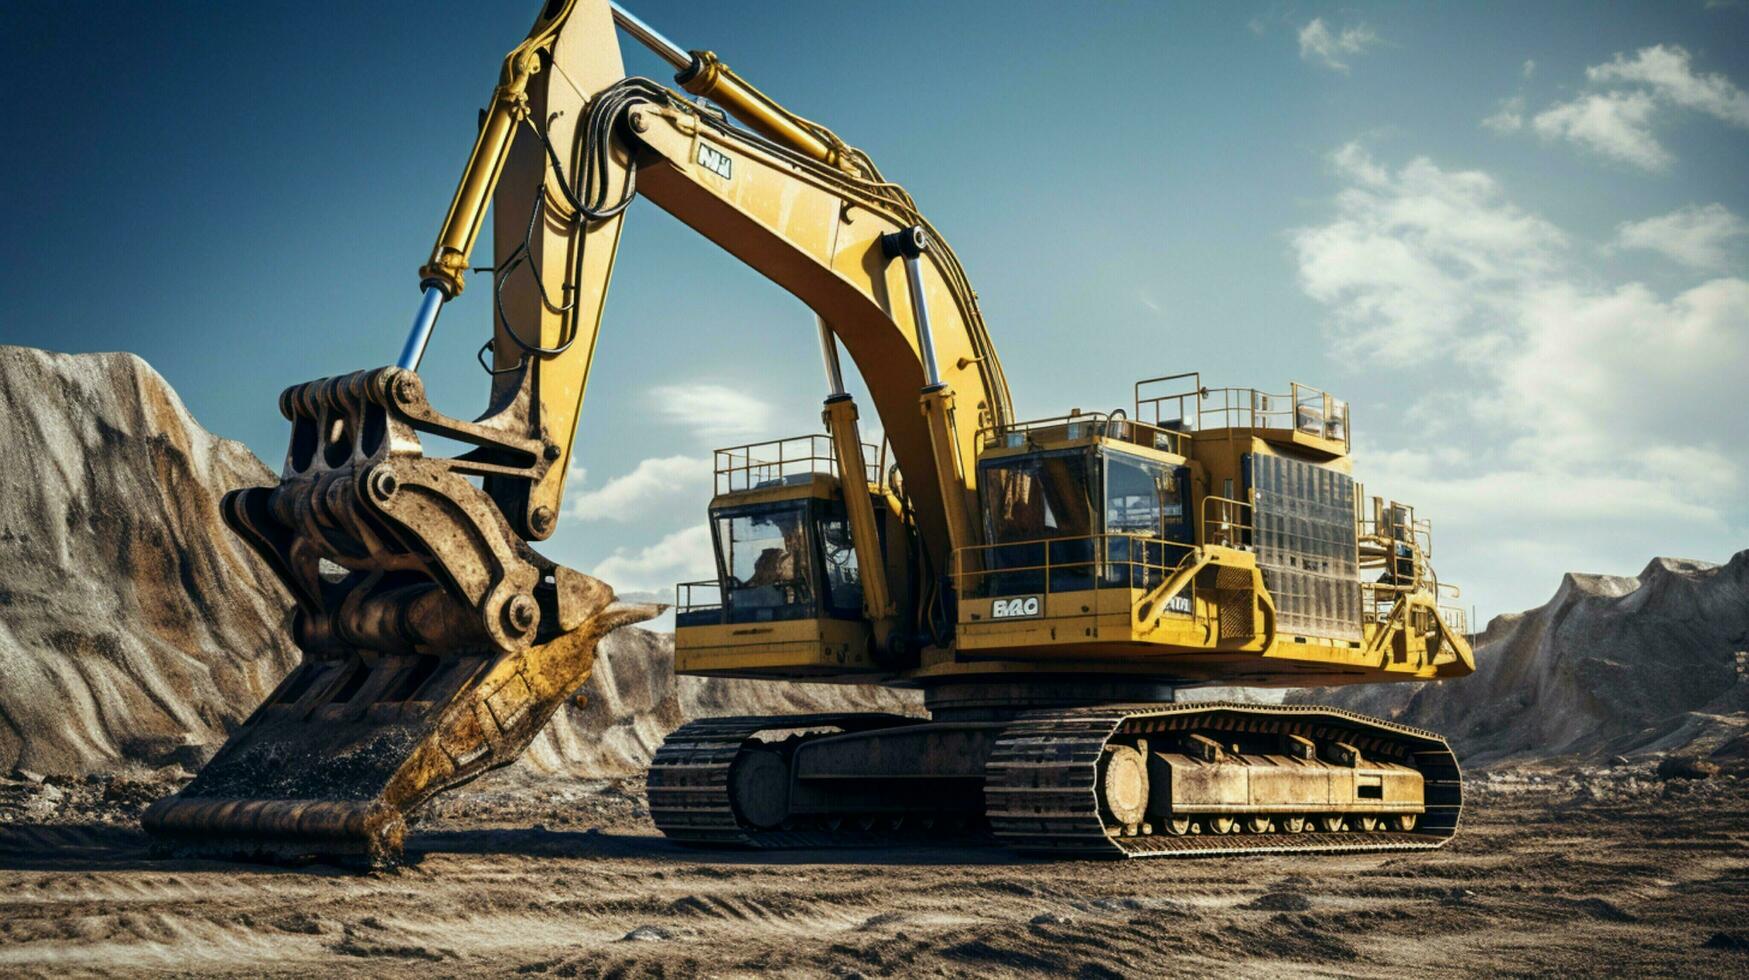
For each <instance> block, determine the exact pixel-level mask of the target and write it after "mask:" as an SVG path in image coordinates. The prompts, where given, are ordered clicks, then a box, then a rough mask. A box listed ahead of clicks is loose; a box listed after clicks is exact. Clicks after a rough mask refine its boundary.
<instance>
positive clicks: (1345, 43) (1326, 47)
mask: <svg viewBox="0 0 1749 980" xmlns="http://www.w3.org/2000/svg"><path fill="white" fill-rule="evenodd" d="M1378 43H1379V36H1378V34H1376V33H1374V31H1373V29H1372V28H1370V27H1368V26H1366V25H1365V24H1356V25H1354V26H1352V27H1344V28H1342V30H1341V31H1339V32H1335V33H1332V32H1331V30H1330V28H1329V27H1327V26H1325V24H1324V18H1322V17H1314V18H1313V19H1312V22H1311V23H1309V24H1307V25H1306V26H1305V27H1302V28H1300V58H1301V59H1302V60H1304V61H1318V62H1321V63H1322V64H1323V65H1324V67H1326V68H1330V69H1333V70H1335V71H1340V72H1346V71H1348V62H1347V61H1345V60H1344V59H1347V58H1351V57H1353V56H1354V55H1357V54H1360V53H1361V52H1363V51H1365V50H1366V49H1367V48H1370V47H1372V46H1374V45H1376V44H1378Z"/></svg>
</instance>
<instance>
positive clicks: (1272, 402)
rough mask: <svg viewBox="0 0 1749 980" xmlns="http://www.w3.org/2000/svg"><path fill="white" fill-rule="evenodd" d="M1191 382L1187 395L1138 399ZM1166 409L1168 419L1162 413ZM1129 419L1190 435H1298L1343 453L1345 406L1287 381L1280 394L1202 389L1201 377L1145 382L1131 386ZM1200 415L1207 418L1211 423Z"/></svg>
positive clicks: (1346, 431) (1345, 443)
mask: <svg viewBox="0 0 1749 980" xmlns="http://www.w3.org/2000/svg"><path fill="white" fill-rule="evenodd" d="M1181 378H1192V379H1194V380H1193V385H1194V387H1192V388H1191V389H1190V390H1189V391H1175V392H1172V393H1170V394H1165V395H1155V396H1152V397H1143V391H1144V389H1145V388H1147V386H1149V385H1158V384H1163V383H1165V382H1169V381H1176V380H1179V379H1181ZM1167 406H1171V411H1173V412H1174V413H1176V414H1174V415H1172V416H1171V418H1170V419H1168V418H1167V416H1166V414H1165V409H1166V408H1167ZM1135 415H1136V419H1137V421H1139V422H1145V423H1147V424H1152V425H1154V426H1157V427H1166V426H1167V425H1168V424H1169V423H1170V422H1177V423H1179V424H1180V425H1181V426H1183V427H1185V428H1188V429H1191V430H1193V431H1196V432H1203V431H1206V430H1208V429H1250V430H1258V429H1271V430H1278V431H1279V430H1291V431H1295V432H1302V433H1305V434H1307V435H1310V436H1314V437H1316V438H1319V439H1327V440H1330V441H1332V442H1340V443H1342V445H1343V448H1344V449H1345V450H1346V449H1347V448H1349V424H1348V423H1349V410H1348V403H1347V402H1345V401H1342V400H1340V399H1337V398H1335V397H1333V396H1331V394H1330V393H1329V392H1327V391H1324V390H1322V389H1320V388H1314V387H1312V386H1311V385H1304V384H1300V383H1299V382H1298V381H1290V382H1288V390H1287V392H1286V393H1284V394H1276V393H1273V392H1267V391H1262V390H1259V389H1257V388H1241V387H1223V388H1205V387H1203V385H1202V376H1201V375H1200V374H1198V373H1195V372H1191V373H1187V374H1172V375H1166V376H1164V377H1159V378H1148V379H1145V380H1143V381H1138V382H1136V386H1135ZM1204 416H1213V417H1214V418H1213V419H1212V420H1210V419H1205V418H1204Z"/></svg>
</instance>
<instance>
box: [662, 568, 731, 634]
mask: <svg viewBox="0 0 1749 980" xmlns="http://www.w3.org/2000/svg"><path fill="white" fill-rule="evenodd" d="M722 616H723V586H722V583H721V582H718V581H717V580H716V579H714V578H712V579H705V580H703V581H700V582H679V583H676V584H675V586H674V624H675V625H676V626H705V625H710V624H712V623H716V622H719V621H721V619H722Z"/></svg>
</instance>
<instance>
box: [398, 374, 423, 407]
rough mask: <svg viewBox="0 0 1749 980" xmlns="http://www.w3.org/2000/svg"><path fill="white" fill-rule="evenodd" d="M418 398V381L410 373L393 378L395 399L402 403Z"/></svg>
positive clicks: (408, 402)
mask: <svg viewBox="0 0 1749 980" xmlns="http://www.w3.org/2000/svg"><path fill="white" fill-rule="evenodd" d="M418 399H419V382H417V381H415V380H413V377H412V376H411V375H407V374H403V375H401V376H400V377H399V378H396V379H395V400H396V401H398V402H402V403H404V404H409V405H410V404H412V403H413V402H415V401H417V400H418Z"/></svg>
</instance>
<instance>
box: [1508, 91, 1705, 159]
mask: <svg viewBox="0 0 1749 980" xmlns="http://www.w3.org/2000/svg"><path fill="white" fill-rule="evenodd" d="M1653 105H1654V103H1653V101H1652V97H1651V96H1649V95H1647V94H1646V93H1644V92H1601V93H1599V92H1594V93H1592V94H1590V95H1582V96H1580V97H1579V98H1577V99H1574V100H1573V101H1571V102H1563V103H1561V104H1559V105H1556V106H1553V107H1552V108H1548V109H1544V110H1543V111H1542V112H1539V113H1537V115H1536V118H1535V119H1533V120H1532V121H1531V125H1532V126H1534V127H1535V129H1536V131H1537V133H1538V134H1539V135H1541V136H1542V137H1544V138H1545V139H1566V140H1569V141H1571V142H1574V143H1578V144H1580V145H1582V146H1584V147H1586V148H1587V149H1590V150H1592V151H1594V152H1597V153H1600V154H1602V155H1604V156H1606V157H1609V158H1611V159H1613V160H1619V161H1621V162H1623V163H1629V164H1633V165H1634V166H1636V167H1639V168H1641V169H1644V170H1654V171H1656V170H1663V169H1664V168H1666V167H1668V166H1670V163H1671V161H1672V159H1674V158H1673V157H1672V156H1671V155H1670V151H1668V150H1666V149H1664V146H1663V144H1661V143H1659V142H1658V140H1657V138H1656V137H1654V136H1653V135H1652V128H1651V123H1652V108H1653Z"/></svg>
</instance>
